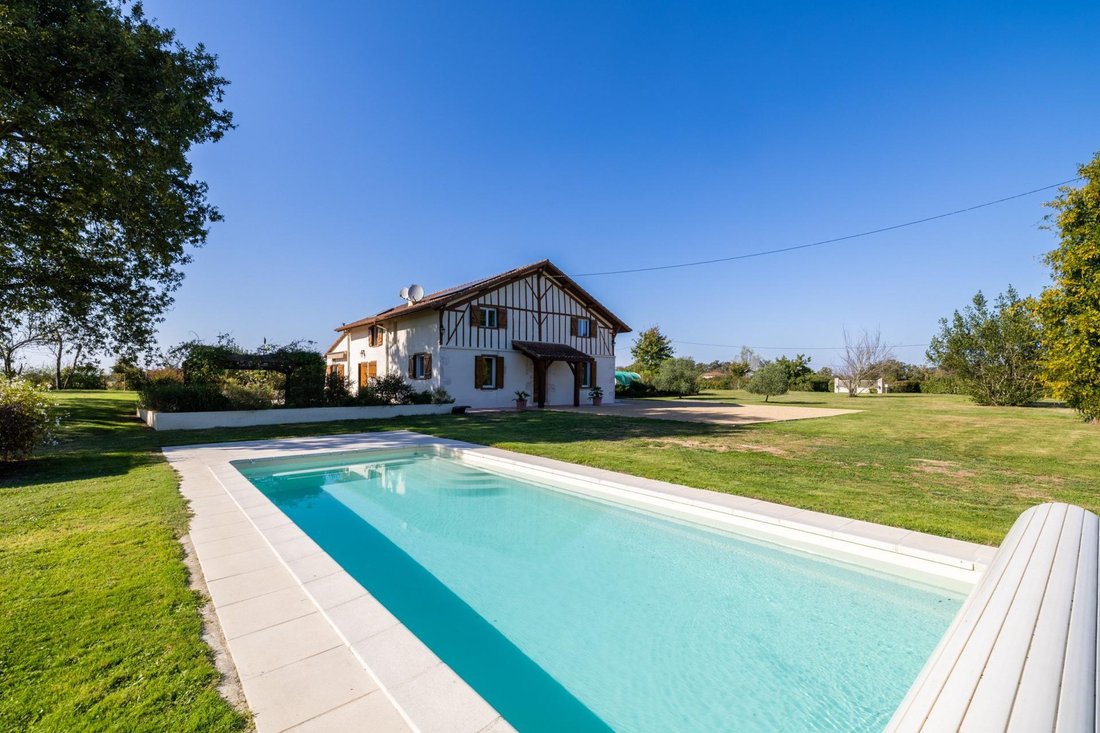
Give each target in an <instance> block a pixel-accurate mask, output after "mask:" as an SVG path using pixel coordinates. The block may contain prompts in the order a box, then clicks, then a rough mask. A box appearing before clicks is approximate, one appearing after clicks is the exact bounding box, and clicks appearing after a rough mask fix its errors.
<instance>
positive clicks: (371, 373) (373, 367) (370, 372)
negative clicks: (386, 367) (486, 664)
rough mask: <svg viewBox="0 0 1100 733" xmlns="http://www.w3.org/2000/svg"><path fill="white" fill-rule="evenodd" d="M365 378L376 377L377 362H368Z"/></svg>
mask: <svg viewBox="0 0 1100 733" xmlns="http://www.w3.org/2000/svg"><path fill="white" fill-rule="evenodd" d="M367 376H368V377H371V378H373V377H377V376H378V362H376V361H372V362H370V364H369V365H368V369H367Z"/></svg>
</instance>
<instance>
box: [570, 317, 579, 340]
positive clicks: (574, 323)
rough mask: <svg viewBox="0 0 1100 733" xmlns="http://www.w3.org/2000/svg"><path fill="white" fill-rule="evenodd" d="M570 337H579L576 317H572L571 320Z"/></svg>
mask: <svg viewBox="0 0 1100 733" xmlns="http://www.w3.org/2000/svg"><path fill="white" fill-rule="evenodd" d="M569 335H570V336H576V335H577V317H576V316H571V317H570V318H569Z"/></svg>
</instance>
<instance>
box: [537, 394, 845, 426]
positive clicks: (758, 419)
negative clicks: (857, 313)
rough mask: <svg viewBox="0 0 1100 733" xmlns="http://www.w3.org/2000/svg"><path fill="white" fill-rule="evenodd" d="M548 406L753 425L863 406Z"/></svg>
mask: <svg viewBox="0 0 1100 733" xmlns="http://www.w3.org/2000/svg"><path fill="white" fill-rule="evenodd" d="M545 409H548V410H561V411H568V412H582V413H589V414H592V415H615V416H619V417H642V418H648V419H650V420H677V421H681V422H701V423H709V424H712V425H752V424H755V423H765V422H783V421H786V420H809V419H812V418H818V417H835V416H836V415H851V414H854V413H857V412H860V410H840V409H833V408H825V407H801V406H798V405H770V404H769V405H737V404H730V403H721V402H713V401H709V400H622V399H617V400H615V402H613V403H610V404H606V405H600V406H599V407H595V406H593V405H581V406H580V407H568V406H567V407H551V406H547V407H546V408H545Z"/></svg>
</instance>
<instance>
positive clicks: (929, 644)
mask: <svg viewBox="0 0 1100 733" xmlns="http://www.w3.org/2000/svg"><path fill="white" fill-rule="evenodd" d="M326 460H327V458H326ZM239 468H240V470H241V472H242V473H244V475H245V476H246V477H247V478H249V480H250V481H251V482H252V483H253V484H254V485H255V486H256V487H258V488H259V489H260V490H261V491H262V492H263V493H265V494H266V495H267V496H268V497H270V498H271V500H272V501H273V502H274V503H275V504H276V505H278V506H279V507H280V508H281V509H282V510H283V511H284V512H285V513H286V514H287V515H288V516H289V517H290V518H291V519H292V520H294V522H296V523H297V524H298V525H299V526H300V527H301V528H302V529H303V530H304V531H305V532H306V533H307V534H309V535H310V536H311V537H312V538H313V539H314V540H315V541H316V542H317V543H318V544H319V545H321V547H323V548H324V549H325V550H326V551H327V552H328V553H329V554H330V555H331V556H332V557H333V558H334V559H335V560H336V561H337V562H339V563H340V564H341V565H342V566H343V567H344V568H345V569H346V570H347V571H348V572H349V573H350V574H351V575H352V576H354V577H355V578H356V579H357V580H359V582H360V583H362V584H363V586H364V587H365V588H366V589H367V590H368V591H370V593H371V594H372V595H374V596H375V597H376V598H377V599H378V600H379V601H381V602H382V603H383V604H385V605H386V606H387V608H389V609H390V611H391V612H392V613H394V615H395V616H397V617H398V618H399V619H401V621H402V622H403V623H404V624H405V625H406V626H407V627H408V628H409V629H410V630H411V631H412V632H413V633H415V634H416V635H417V636H418V637H419V638H420V639H421V640H422V641H423V642H424V643H425V644H427V645H428V646H429V647H430V648H431V649H432V650H433V651H435V653H436V654H437V655H439V657H440V658H441V659H443V661H445V662H446V663H447V664H449V665H450V666H451V667H452V668H453V669H454V670H455V671H456V672H457V673H458V674H459V675H461V676H462V677H463V679H465V680H466V681H467V682H469V683H470V685H471V686H472V687H473V688H474V689H476V690H477V691H478V692H479V693H480V694H481V695H482V697H484V698H485V699H486V700H487V701H488V702H489V703H490V704H491V705H493V706H494V707H495V708H496V709H497V710H498V711H499V712H500V713H501V714H502V715H504V717H505V718H506V719H507V720H508V721H509V722H510V723H512V725H514V726H515V727H516V728H517V729H518V730H520V731H523V732H524V733H527V732H532V731H553V732H555V733H558V732H560V731H578V732H579V731H606V730H615V731H638V732H647V733H648V732H649V731H654V732H660V733H668V732H669V731H739V732H741V731H745V732H751V731H846V732H847V731H878V730H881V729H882V727H883V726H884V725H885V724H886V722H887V721H888V720H889V718H890V716H891V714H892V713H893V711H894V709H895V708H896V707H897V705H898V704H899V703H900V702H901V699H902V698H903V697H904V695H905V692H906V690H907V689H908V687H909V685H910V684H911V683H912V681H913V680H914V679H915V678H916V676H917V673H918V672H919V671H920V669H921V667H922V666H923V664H924V661H925V660H926V659H927V657H928V655H929V654H930V653H931V651H932V649H933V648H934V647H935V645H936V643H937V641H938V640H939V638H940V636H941V635H942V634H943V632H944V631H945V630H946V629H947V626H948V624H949V623H950V621H951V619H952V617H953V616H954V614H955V612H956V611H957V610H958V608H959V607H960V605H961V604H962V601H963V598H962V597H961V596H959V595H957V594H954V593H951V592H949V591H943V590H938V589H933V588H929V587H925V586H920V585H916V584H912V583H907V582H904V581H900V580H897V579H894V578H892V577H890V576H886V575H881V574H877V573H874V572H871V571H868V570H863V569H860V568H856V567H853V566H850V565H845V564H841V563H833V562H829V561H826V560H822V559H820V558H817V557H813V556H810V555H806V554H802V553H799V552H796V551H792V550H787V549H783V548H781V547H778V546H772V545H769V544H765V543H760V542H755V541H751V540H747V539H744V538H740V537H737V536H735V535H731V534H727V533H724V532H720V531H717V530H712V529H707V528H703V527H698V526H694V525H690V524H686V523H683V522H679V521H674V520H670V519H667V518H664V517H660V516H656V515H653V514H649V513H646V512H642V511H638V510H635V509H632V508H628V507H625V506H619V505H615V504H607V503H603V502H599V501H595V500H591V499H587V498H582V497H578V496H575V495H572V494H568V493H565V492H562V491H557V490H554V489H553V488H551V487H546V486H541V485H537V484H533V483H530V482H528V481H524V480H520V479H516V478H511V477H508V476H502V475H497V474H495V473H490V472H487V471H483V470H480V469H477V468H473V467H470V466H468V465H466V464H463V463H461V462H460V461H458V460H455V459H451V458H446V457H441V456H437V455H434V454H428V453H424V454H410V453H399V454H394V453H390V454H385V455H380V454H368V453H361V454H344V455H342V456H338V457H334V458H332V460H331V461H329V462H328V463H323V462H318V461H317V460H316V459H313V460H310V461H308V462H298V463H291V462H279V463H265V464H259V463H257V464H253V465H250V466H249V465H244V466H239Z"/></svg>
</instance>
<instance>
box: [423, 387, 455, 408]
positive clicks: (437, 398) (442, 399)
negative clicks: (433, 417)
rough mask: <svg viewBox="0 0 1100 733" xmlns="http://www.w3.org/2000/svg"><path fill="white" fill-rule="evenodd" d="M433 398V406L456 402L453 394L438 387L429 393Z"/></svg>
mask: <svg viewBox="0 0 1100 733" xmlns="http://www.w3.org/2000/svg"><path fill="white" fill-rule="evenodd" d="M428 394H430V395H431V396H432V399H431V403H432V404H433V405H449V404H451V403H453V402H454V401H455V398H454V397H451V393H450V392H448V391H447V390H445V389H443V388H442V387H436V388H435V389H433V390H430V391H429V392H428Z"/></svg>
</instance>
